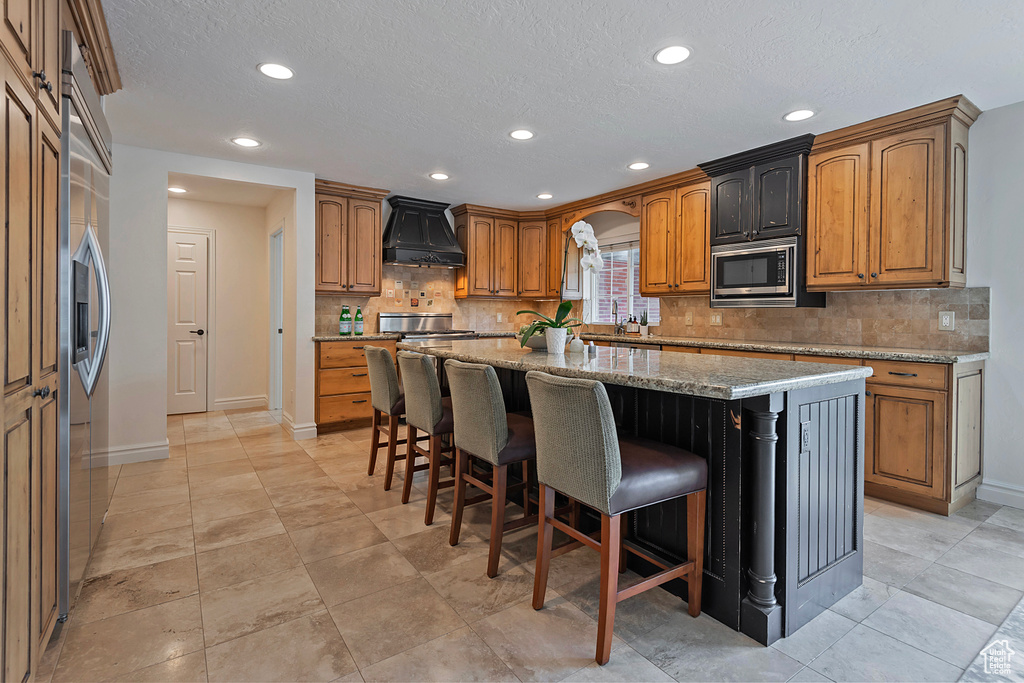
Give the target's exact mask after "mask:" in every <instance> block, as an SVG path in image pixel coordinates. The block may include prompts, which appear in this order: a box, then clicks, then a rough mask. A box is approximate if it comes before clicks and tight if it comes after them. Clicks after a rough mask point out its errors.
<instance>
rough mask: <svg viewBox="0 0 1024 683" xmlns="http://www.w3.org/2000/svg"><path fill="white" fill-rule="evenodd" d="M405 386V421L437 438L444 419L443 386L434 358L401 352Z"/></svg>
mask: <svg viewBox="0 0 1024 683" xmlns="http://www.w3.org/2000/svg"><path fill="white" fill-rule="evenodd" d="M398 365H399V367H401V368H402V383H403V384H404V386H405V421H406V422H408V423H409V425H410V426H412V427H415V428H416V429H418V430H420V431H422V432H426V433H427V434H430V435H433V434H434V433H435V431H436V430H435V427H436V426H437V424H438V423H439V422H440V421H441V418H442V417H444V406H442V404H441V385H440V383H439V382H438V381H437V370H436V369H435V368H434V362H433V360H432V357H431V356H426V355H424V354H422V353H411V352H409V351H399V352H398Z"/></svg>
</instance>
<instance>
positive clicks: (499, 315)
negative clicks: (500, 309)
mask: <svg viewBox="0 0 1024 683" xmlns="http://www.w3.org/2000/svg"><path fill="white" fill-rule="evenodd" d="M498 322H499V323H500V322H501V313H499V314H498Z"/></svg>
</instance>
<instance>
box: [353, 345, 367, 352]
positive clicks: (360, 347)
mask: <svg viewBox="0 0 1024 683" xmlns="http://www.w3.org/2000/svg"><path fill="white" fill-rule="evenodd" d="M352 348H353V349H357V350H360V351H361V350H362V349H364V348H365V347H363V346H353V347H352Z"/></svg>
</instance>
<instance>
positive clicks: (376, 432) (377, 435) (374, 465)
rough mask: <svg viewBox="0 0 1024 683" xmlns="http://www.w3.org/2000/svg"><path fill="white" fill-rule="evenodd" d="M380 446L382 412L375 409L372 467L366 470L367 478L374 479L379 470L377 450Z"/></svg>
mask: <svg viewBox="0 0 1024 683" xmlns="http://www.w3.org/2000/svg"><path fill="white" fill-rule="evenodd" d="M378 444H380V411H379V410H377V409H376V408H374V409H373V424H372V425H371V427H370V466H369V467H367V468H366V476H368V477H372V476H373V470H375V469H376V468H377V449H378V448H379V446H378Z"/></svg>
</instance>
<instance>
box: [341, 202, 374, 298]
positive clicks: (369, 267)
mask: <svg viewBox="0 0 1024 683" xmlns="http://www.w3.org/2000/svg"><path fill="white" fill-rule="evenodd" d="M347 232H348V236H347V238H346V241H347V242H348V267H347V270H348V272H347V276H348V277H347V282H346V284H347V285H348V291H349V292H358V293H360V294H373V295H378V294H380V268H381V253H380V250H381V228H380V202H375V201H372V200H368V199H349V200H348V230H347Z"/></svg>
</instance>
